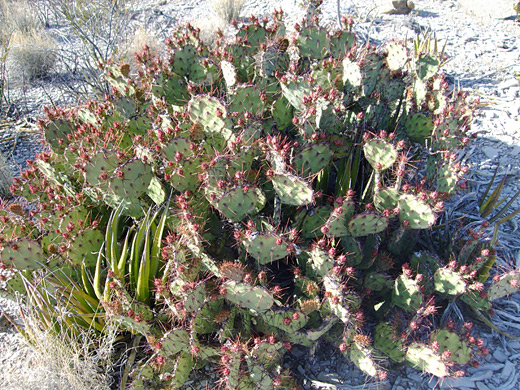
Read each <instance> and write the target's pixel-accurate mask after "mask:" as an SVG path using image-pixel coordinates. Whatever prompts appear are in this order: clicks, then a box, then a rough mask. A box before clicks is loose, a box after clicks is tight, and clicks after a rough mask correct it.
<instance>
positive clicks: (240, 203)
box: [215, 186, 266, 222]
mask: <svg viewBox="0 0 520 390" xmlns="http://www.w3.org/2000/svg"><path fill="white" fill-rule="evenodd" d="M246 188H247V191H246ZM265 202H266V198H265V195H264V193H263V192H262V190H261V189H260V188H258V187H249V186H247V187H246V186H240V187H235V188H232V189H230V190H229V191H228V192H226V193H225V194H224V195H222V197H221V198H220V199H218V200H217V201H216V202H215V207H216V208H217V209H218V210H219V211H220V212H221V213H222V214H223V215H224V216H225V217H226V218H228V219H230V220H232V221H236V222H238V221H241V220H242V219H244V218H245V217H246V216H248V215H252V214H256V213H258V212H259V211H260V210H262V208H263V207H264V205H265Z"/></svg>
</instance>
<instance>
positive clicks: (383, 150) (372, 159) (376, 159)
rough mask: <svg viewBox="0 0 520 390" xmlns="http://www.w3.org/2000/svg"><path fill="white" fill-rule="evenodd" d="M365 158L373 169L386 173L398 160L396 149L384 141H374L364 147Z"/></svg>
mask: <svg viewBox="0 0 520 390" xmlns="http://www.w3.org/2000/svg"><path fill="white" fill-rule="evenodd" d="M363 151H364V152H365V157H366V159H367V160H368V162H369V163H370V165H371V166H372V168H373V169H376V170H378V171H384V170H385V169H388V168H390V167H391V166H392V165H394V163H395V160H396V159H397V150H396V149H395V147H394V146H393V145H392V144H391V143H388V142H386V141H383V140H382V139H373V140H371V141H368V142H367V143H365V145H364V146H363Z"/></svg>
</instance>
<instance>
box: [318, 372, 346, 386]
mask: <svg viewBox="0 0 520 390" xmlns="http://www.w3.org/2000/svg"><path fill="white" fill-rule="evenodd" d="M317 379H318V380H319V381H320V382H325V383H330V384H334V385H341V384H342V382H341V380H340V378H339V376H338V374H336V373H329V372H320V373H319V375H318V377H317Z"/></svg>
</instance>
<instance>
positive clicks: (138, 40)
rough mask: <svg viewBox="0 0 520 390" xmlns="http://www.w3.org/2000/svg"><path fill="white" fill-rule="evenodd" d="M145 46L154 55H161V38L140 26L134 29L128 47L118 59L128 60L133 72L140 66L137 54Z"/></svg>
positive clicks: (121, 60)
mask: <svg viewBox="0 0 520 390" xmlns="http://www.w3.org/2000/svg"><path fill="white" fill-rule="evenodd" d="M145 46H147V47H148V48H149V49H150V53H152V56H154V57H155V56H159V51H160V50H161V48H160V45H159V38H158V37H157V36H155V35H153V33H152V32H150V31H149V30H146V29H144V28H142V27H139V28H138V29H137V30H135V31H134V33H133V37H132V38H131V39H130V40H129V41H128V43H127V45H126V47H124V49H123V50H121V51H120V53H119V54H118V55H117V61H119V62H125V61H126V62H128V63H129V64H130V66H131V69H132V72H135V71H136V70H137V68H138V66H137V61H136V59H135V54H136V53H138V52H140V51H142V50H143V48H144V47H145Z"/></svg>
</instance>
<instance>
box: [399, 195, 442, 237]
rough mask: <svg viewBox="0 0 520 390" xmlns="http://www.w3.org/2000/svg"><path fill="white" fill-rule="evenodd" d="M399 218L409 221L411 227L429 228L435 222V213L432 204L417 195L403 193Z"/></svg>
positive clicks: (400, 200)
mask: <svg viewBox="0 0 520 390" xmlns="http://www.w3.org/2000/svg"><path fill="white" fill-rule="evenodd" d="M399 210H400V212H399V219H400V220H401V222H403V221H408V226H407V227H408V228H410V229H428V228H430V227H432V226H433V224H434V223H435V219H436V218H435V214H434V212H433V210H432V208H431V207H430V206H428V205H427V204H426V202H424V201H423V200H421V199H419V198H418V197H417V196H414V195H409V194H403V195H401V196H400V197H399Z"/></svg>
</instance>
